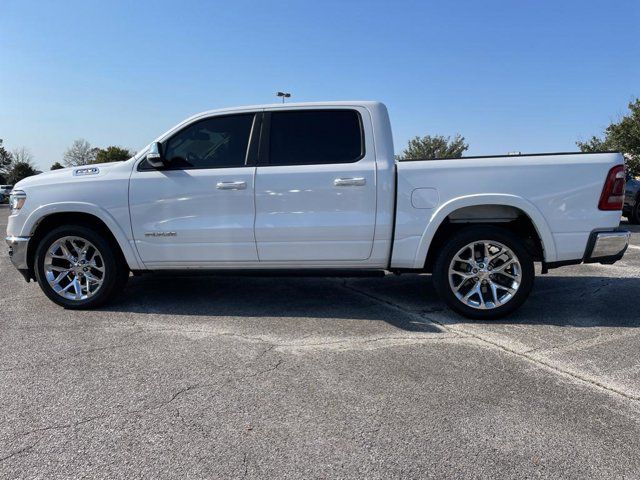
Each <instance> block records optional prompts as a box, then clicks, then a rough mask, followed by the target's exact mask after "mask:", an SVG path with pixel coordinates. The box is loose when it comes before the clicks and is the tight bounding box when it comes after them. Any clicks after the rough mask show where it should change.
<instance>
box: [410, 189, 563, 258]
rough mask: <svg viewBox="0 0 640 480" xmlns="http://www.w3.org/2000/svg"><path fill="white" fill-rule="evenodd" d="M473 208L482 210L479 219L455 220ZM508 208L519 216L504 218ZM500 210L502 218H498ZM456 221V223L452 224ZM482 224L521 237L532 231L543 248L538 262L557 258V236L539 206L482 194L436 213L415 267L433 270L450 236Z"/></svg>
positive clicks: (456, 201)
mask: <svg viewBox="0 0 640 480" xmlns="http://www.w3.org/2000/svg"><path fill="white" fill-rule="evenodd" d="M473 207H476V208H480V209H482V212H483V213H482V214H479V215H478V214H476V215H475V218H470V219H466V220H465V219H464V218H459V219H455V216H456V213H459V212H460V211H462V210H463V209H472V210H473ZM493 207H497V208H493ZM505 208H506V209H507V210H508V209H513V211H514V212H516V213H517V216H516V218H515V219H513V220H509V219H506V218H504V215H502V213H503V212H504V211H505ZM467 211H469V210H467ZM498 211H500V215H502V216H497V215H496V212H498ZM452 216H453V217H452ZM462 217H464V216H462ZM472 217H473V215H472ZM452 218H453V219H454V221H452ZM478 224H485V225H487V224H488V225H498V226H501V227H503V228H507V229H511V230H514V231H515V233H518V234H520V235H521V236H522V234H524V233H526V232H528V231H530V232H531V236H532V237H534V239H533V240H534V243H536V242H537V246H538V247H539V249H540V252H539V255H535V253H537V252H535V251H532V253H534V256H539V257H540V258H537V259H538V260H540V261H545V262H551V261H554V260H555V259H556V248H555V242H554V239H553V235H552V233H551V230H550V228H549V226H548V224H547V222H546V220H545V219H544V216H543V215H542V213H540V211H539V210H538V209H537V208H536V207H535V205H533V204H532V203H531V202H529V201H527V200H525V199H523V198H522V197H518V196H515V195H503V194H482V195H469V196H465V197H459V198H456V199H452V200H450V201H448V202H446V203H444V204H442V205H441V206H440V207H439V208H438V209H437V210H436V211H435V212H434V213H433V215H432V216H431V218H430V221H429V223H428V225H427V227H426V229H425V231H424V233H423V234H422V237H421V239H420V243H419V244H418V249H417V252H416V256H415V259H414V268H416V269H423V268H426V269H427V270H430V268H431V267H432V265H433V261H434V259H435V256H436V255H437V252H438V250H439V248H440V247H441V246H442V244H443V243H444V242H445V241H446V238H447V237H448V235H450V234H451V233H452V232H453V231H457V230H459V229H461V228H464V227H465V226H468V225H478ZM535 247H536V245H532V248H535Z"/></svg>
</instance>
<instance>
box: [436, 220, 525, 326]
mask: <svg viewBox="0 0 640 480" xmlns="http://www.w3.org/2000/svg"><path fill="white" fill-rule="evenodd" d="M483 252H484V253H483ZM501 252H502V253H501ZM534 277H535V270H534V268H533V259H532V258H531V255H530V254H529V253H528V252H527V249H526V248H525V246H524V243H523V241H522V240H521V239H520V238H518V237H517V236H516V235H514V234H513V233H512V232H510V231H509V230H506V229H504V228H499V227H493V226H473V227H468V228H465V229H463V230H461V231H459V232H458V233H456V234H455V235H453V237H452V238H451V239H450V240H449V242H447V243H446V244H445V245H444V246H443V247H442V250H441V251H440V253H439V254H438V257H437V259H436V262H435V265H434V269H433V282H434V286H435V288H436V291H437V292H438V294H439V295H440V298H441V299H442V300H444V301H445V303H446V304H447V305H448V306H449V307H450V308H451V309H452V310H454V311H455V312H457V313H459V314H461V315H463V316H465V317H467V318H472V319H479V320H491V319H497V318H501V317H504V316H506V315H509V314H510V313H512V312H514V311H515V310H516V309H518V308H519V307H520V306H521V305H522V304H523V303H524V301H525V300H526V299H527V297H528V296H529V293H530V292H531V288H532V287H533V281H534Z"/></svg>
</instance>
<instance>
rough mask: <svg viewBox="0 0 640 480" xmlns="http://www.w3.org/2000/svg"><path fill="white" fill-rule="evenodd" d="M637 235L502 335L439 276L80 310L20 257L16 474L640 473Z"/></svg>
mask: <svg viewBox="0 0 640 480" xmlns="http://www.w3.org/2000/svg"><path fill="white" fill-rule="evenodd" d="M7 214H8V212H7V209H6V206H2V207H0V230H2V231H3V232H4V230H5V228H6V218H7ZM629 228H631V229H633V230H634V234H633V240H632V242H633V245H632V246H631V248H630V249H629V250H628V252H627V254H626V256H625V257H624V259H623V260H622V261H620V262H618V263H617V264H615V265H613V266H603V265H581V266H575V267H566V268H562V269H558V270H553V271H552V272H551V273H550V274H549V275H545V276H539V277H538V278H537V279H536V284H535V286H534V290H533V293H532V295H531V298H530V299H529V300H528V302H527V303H526V304H525V305H524V307H523V308H522V309H521V310H519V311H518V312H517V314H515V315H513V316H511V317H509V318H507V319H504V320H501V321H497V322H473V321H470V320H467V319H464V318H462V317H459V316H457V315H455V314H453V313H452V312H450V311H449V310H447V309H446V308H445V307H444V305H443V304H442V303H441V302H440V301H439V300H438V299H437V298H436V296H435V293H434V290H433V287H432V285H431V280H430V277H429V276H427V275H403V276H393V275H390V276H387V277H385V278H356V279H335V278H334V279H323V278H244V277H177V276H163V277H161V276H143V277H135V278H134V277H132V278H131V279H130V282H129V285H128V288H127V290H126V292H125V293H124V295H122V297H121V298H120V299H119V300H118V301H116V302H115V303H113V304H111V305H109V306H107V307H105V308H103V309H101V310H98V311H89V312H81V311H66V310H63V309H62V308H60V307H58V306H56V305H54V304H53V303H51V302H50V301H49V300H48V299H47V298H46V297H45V296H44V294H42V293H41V291H40V289H39V288H38V286H37V285H36V284H34V283H29V284H27V283H25V282H24V281H23V279H22V277H21V276H20V275H19V274H18V273H17V272H16V271H15V270H14V269H13V267H12V266H11V264H10V262H9V258H8V256H7V254H6V250H5V249H3V250H2V253H1V254H0V312H1V315H0V478H78V477H83V476H84V477H90V478H114V477H117V478H296V479H298V478H380V479H383V478H384V479H390V478H431V477H434V478H443V477H447V478H495V477H504V478H559V477H563V478H638V477H639V476H640V473H639V472H640V454H639V452H640V364H639V362H638V353H639V348H638V347H639V346H640V336H639V333H640V332H639V329H638V327H640V306H639V302H640V228H637V227H629Z"/></svg>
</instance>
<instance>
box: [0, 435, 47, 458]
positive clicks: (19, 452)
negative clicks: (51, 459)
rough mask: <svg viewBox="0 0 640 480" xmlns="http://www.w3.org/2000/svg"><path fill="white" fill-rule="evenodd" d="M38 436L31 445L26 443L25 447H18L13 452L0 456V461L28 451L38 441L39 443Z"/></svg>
mask: <svg viewBox="0 0 640 480" xmlns="http://www.w3.org/2000/svg"><path fill="white" fill-rule="evenodd" d="M40 440H41V439H40V438H39V439H38V440H36V441H35V442H34V443H32V444H31V445H27V446H26V447H23V448H20V449H18V450H16V451H15V452H12V453H10V454H9V455H6V456H4V457H0V463H2V462H4V461H5V460H9V459H10V458H13V457H15V456H17V455H20V454H21V453H25V452H29V451H30V450H31V449H32V448H33V447H35V446H36V445H37V444H38V443H40Z"/></svg>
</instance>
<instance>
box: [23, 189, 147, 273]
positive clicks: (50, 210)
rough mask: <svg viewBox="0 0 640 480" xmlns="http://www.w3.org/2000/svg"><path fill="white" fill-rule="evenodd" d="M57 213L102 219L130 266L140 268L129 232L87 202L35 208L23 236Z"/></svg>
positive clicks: (24, 227) (24, 228)
mask: <svg viewBox="0 0 640 480" xmlns="http://www.w3.org/2000/svg"><path fill="white" fill-rule="evenodd" d="M56 213H85V214H88V215H92V216H94V217H96V218H98V219H99V220H101V221H102V222H103V223H104V224H105V225H106V226H107V228H108V229H109V231H110V232H111V234H112V235H113V237H114V238H115V239H116V242H118V245H119V246H120V250H121V251H122V254H123V255H124V258H125V260H126V261H127V264H128V265H129V268H132V269H136V270H139V269H141V265H142V262H141V261H140V259H139V258H138V255H137V252H136V251H135V250H134V249H133V247H132V245H131V242H130V240H129V238H128V236H127V234H126V233H125V232H124V231H123V230H122V228H121V227H120V225H119V224H118V222H116V220H115V219H114V218H113V216H112V215H111V214H110V213H109V212H108V211H107V210H105V209H104V208H101V207H99V206H98V205H96V204H93V203H87V202H57V203H49V204H47V205H42V206H40V207H38V208H36V209H35V210H33V211H32V212H31V213H30V214H29V216H28V217H27V219H26V221H25V222H24V224H23V226H22V233H21V235H23V236H31V235H32V234H33V232H34V231H35V229H36V227H37V226H38V224H39V223H40V221H41V220H42V219H44V218H45V217H48V216H49V215H52V214H56Z"/></svg>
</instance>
